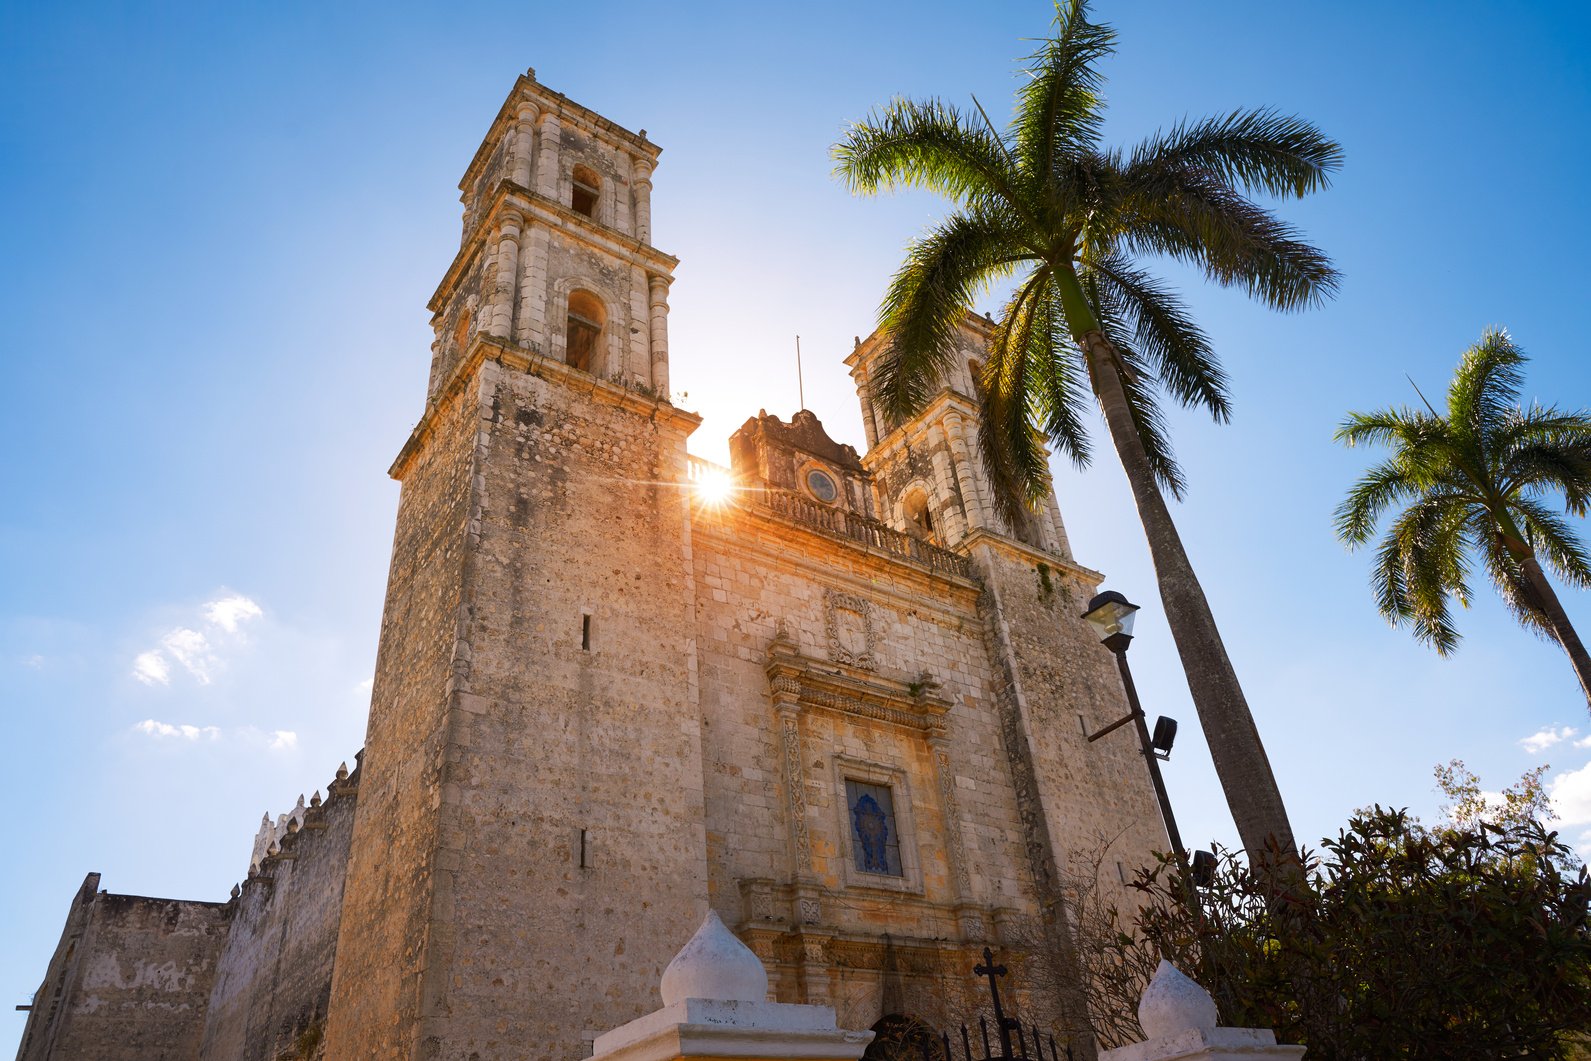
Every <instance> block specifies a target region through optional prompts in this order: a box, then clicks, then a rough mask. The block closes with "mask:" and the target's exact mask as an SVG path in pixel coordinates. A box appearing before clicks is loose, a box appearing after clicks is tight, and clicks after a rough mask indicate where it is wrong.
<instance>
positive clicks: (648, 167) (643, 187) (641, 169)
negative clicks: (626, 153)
mask: <svg viewBox="0 0 1591 1061" xmlns="http://www.w3.org/2000/svg"><path fill="white" fill-rule="evenodd" d="M630 187H631V188H633V189H635V238H636V239H638V240H640V241H641V242H642V243H651V242H652V162H651V160H650V159H645V158H638V159H636V160H635V175H634V176H632V177H631V178H630Z"/></svg>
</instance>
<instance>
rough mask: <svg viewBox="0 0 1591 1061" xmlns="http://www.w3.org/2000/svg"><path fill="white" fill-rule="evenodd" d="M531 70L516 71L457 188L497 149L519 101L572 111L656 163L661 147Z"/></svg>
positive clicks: (600, 134)
mask: <svg viewBox="0 0 1591 1061" xmlns="http://www.w3.org/2000/svg"><path fill="white" fill-rule="evenodd" d="M534 73H535V72H534V71H530V72H528V73H526V74H521V75H519V80H517V81H515V82H514V87H513V89H512V90H511V91H510V92H509V93H508V98H507V99H505V100H504V101H503V105H502V106H501V107H499V108H498V110H497V117H495V118H493V119H492V124H491V125H490V126H489V127H488V128H487V130H486V135H485V136H484V137H482V138H481V146H480V147H479V148H478V149H477V150H476V152H475V156H474V157H473V158H471V159H470V164H469V166H468V167H467V168H466V169H465V170H464V176H463V177H461V178H459V191H460V192H462V193H464V194H465V195H467V194H468V193H469V186H470V184H471V183H473V181H474V179H475V175H476V174H477V173H479V172H480V169H481V167H482V166H484V165H486V162H487V160H488V159H489V158H491V157H492V152H493V151H496V150H497V144H498V142H499V141H500V140H501V139H502V134H503V127H504V126H506V125H508V124H509V123H511V122H513V121H514V118H515V114H516V112H517V111H518V109H519V105H520V104H521V103H527V102H528V103H533V104H535V105H536V108H537V109H538V110H540V111H541V112H542V113H543V114H548V113H551V114H556V115H558V116H559V117H560V118H561V117H563V116H564V115H570V114H572V115H574V116H576V117H578V118H579V119H580V120H581V124H582V125H584V126H585V127H586V128H587V130H588V131H590V132H591V133H593V134H594V135H595V136H596V138H597V139H599V140H601V141H602V142H603V143H605V144H607V145H608V146H609V147H613V148H618V149H619V150H621V151H628V152H629V153H630V154H631V155H633V156H635V157H636V158H644V159H646V160H647V161H648V162H650V163H652V165H653V166H656V165H657V158H658V156H659V155H661V154H662V153H663V149H662V148H661V147H658V146H657V145H656V144H654V143H652V141H650V140H648V139H647V138H646V137H645V136H643V135H642V134H640V133H633V132H631V131H630V130H628V129H626V128H625V127H624V126H622V125H620V124H618V123H617V122H615V121H612V120H610V119H608V118H604V117H603V116H602V115H600V114H598V113H597V112H596V111H594V110H591V109H590V108H588V107H583V106H581V105H580V104H578V103H576V102H575V101H574V100H572V99H570V98H569V97H568V96H565V95H564V94H563V93H562V92H556V91H554V90H552V89H550V88H548V87H547V86H545V85H543V84H541V83H539V82H538V81H536V80H535V78H534Z"/></svg>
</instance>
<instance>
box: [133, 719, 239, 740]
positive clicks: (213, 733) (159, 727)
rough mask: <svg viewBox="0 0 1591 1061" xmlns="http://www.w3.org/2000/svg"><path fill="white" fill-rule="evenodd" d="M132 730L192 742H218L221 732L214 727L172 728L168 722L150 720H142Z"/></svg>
mask: <svg viewBox="0 0 1591 1061" xmlns="http://www.w3.org/2000/svg"><path fill="white" fill-rule="evenodd" d="M133 728H134V729H136V730H141V731H143V732H144V733H147V734H149V735H150V736H151V737H180V738H182V739H183V740H193V741H196V740H198V739H199V738H200V737H204V738H207V739H209V740H219V739H220V737H221V731H220V730H219V729H217V728H216V727H215V726H189V725H175V726H174V725H172V724H171V723H169V722H156V721H155V720H154V719H152V718H146V719H144V720H143V721H142V722H140V723H138V724H137V725H136V726H134V727H133Z"/></svg>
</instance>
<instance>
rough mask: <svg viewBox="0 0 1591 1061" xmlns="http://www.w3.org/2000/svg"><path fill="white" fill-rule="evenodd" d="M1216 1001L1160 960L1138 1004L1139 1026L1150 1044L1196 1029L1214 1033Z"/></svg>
mask: <svg viewBox="0 0 1591 1061" xmlns="http://www.w3.org/2000/svg"><path fill="white" fill-rule="evenodd" d="M1215 1021H1216V1013H1215V999H1213V998H1211V997H1210V992H1208V991H1206V990H1205V989H1204V988H1202V987H1200V986H1199V985H1198V984H1196V983H1194V982H1193V981H1192V980H1190V979H1188V978H1187V977H1186V976H1184V975H1182V973H1181V972H1180V971H1178V969H1177V967H1176V966H1174V965H1172V964H1171V963H1170V962H1168V961H1166V960H1164V959H1161V962H1160V967H1159V968H1158V969H1156V970H1155V978H1154V979H1153V980H1151V981H1149V986H1148V987H1146V988H1145V989H1144V995H1143V998H1142V999H1140V1000H1139V1002H1138V1023H1139V1024H1140V1025H1142V1026H1143V1030H1144V1034H1145V1035H1147V1036H1148V1037H1149V1038H1150V1039H1151V1040H1153V1039H1164V1038H1167V1037H1168V1036H1172V1035H1176V1034H1177V1033H1179V1032H1185V1031H1189V1030H1191V1029H1194V1028H1199V1029H1201V1030H1203V1031H1207V1032H1208V1031H1213V1030H1214V1029H1215Z"/></svg>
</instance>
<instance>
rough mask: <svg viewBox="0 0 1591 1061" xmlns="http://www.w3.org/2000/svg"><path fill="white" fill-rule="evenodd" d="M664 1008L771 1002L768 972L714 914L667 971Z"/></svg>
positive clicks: (682, 948)
mask: <svg viewBox="0 0 1591 1061" xmlns="http://www.w3.org/2000/svg"><path fill="white" fill-rule="evenodd" d="M662 994H663V1005H665V1006H672V1005H674V1004H675V1003H676V1002H683V1001H684V1000H685V999H687V998H703V999H714V1000H716V1001H720V1002H764V1001H766V1000H767V998H768V970H766V969H764V968H763V967H762V962H761V961H760V960H758V958H757V956H756V955H755V954H753V953H751V948H749V947H747V946H746V945H745V944H744V943H742V942H740V940H738V939H736V938H735V934H734V933H733V932H731V931H729V929H727V928H725V927H724V923H723V922H722V921H720V920H719V919H718V915H717V914H716V913H714V912H713V911H711V910H709V911H707V919H706V920H705V921H703V922H702V927H701V928H698V929H697V930H696V935H694V936H692V937H691V938H690V942H688V943H686V944H685V946H683V947H681V948H680V952H679V953H678V954H676V955H674V960H673V961H671V962H669V963H668V968H667V969H664V970H663V985H662Z"/></svg>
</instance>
